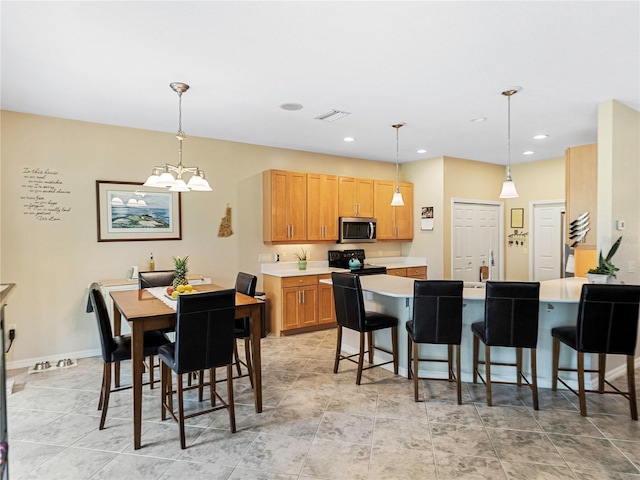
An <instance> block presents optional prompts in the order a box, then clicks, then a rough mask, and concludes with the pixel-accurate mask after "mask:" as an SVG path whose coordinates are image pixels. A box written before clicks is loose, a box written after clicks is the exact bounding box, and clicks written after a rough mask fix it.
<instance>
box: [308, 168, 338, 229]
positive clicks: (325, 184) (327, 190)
mask: <svg viewBox="0 0 640 480" xmlns="http://www.w3.org/2000/svg"><path fill="white" fill-rule="evenodd" d="M307 240H309V241H322V240H328V241H336V240H338V176H337V175H324V174H320V173H308V174H307Z"/></svg>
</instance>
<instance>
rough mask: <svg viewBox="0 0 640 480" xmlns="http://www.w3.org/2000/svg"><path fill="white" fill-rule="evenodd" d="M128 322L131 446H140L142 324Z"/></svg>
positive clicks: (142, 358) (142, 356)
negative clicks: (131, 422)
mask: <svg viewBox="0 0 640 480" xmlns="http://www.w3.org/2000/svg"><path fill="white" fill-rule="evenodd" d="M142 323H143V322H142V321H140V320H137V321H135V322H129V326H130V327H131V369H132V372H133V378H132V383H133V389H132V390H133V448H134V450H137V449H138V448H140V443H141V441H140V438H141V437H142V372H143V370H144V367H143V361H144V355H143V353H144V325H142Z"/></svg>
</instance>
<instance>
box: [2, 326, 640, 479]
mask: <svg viewBox="0 0 640 480" xmlns="http://www.w3.org/2000/svg"><path fill="white" fill-rule="evenodd" d="M334 342H335V331H333V330H332V331H324V332H316V333H309V334H303V335H296V336H291V337H284V338H273V337H269V338H267V339H265V340H264V342H263V372H264V411H263V413H262V414H256V413H255V411H254V409H253V405H252V401H253V395H252V392H251V389H250V385H249V382H248V380H247V378H243V379H239V380H237V381H236V382H235V389H236V419H237V426H238V431H237V433H235V434H231V433H230V432H229V430H228V425H229V424H228V416H227V414H226V411H222V412H216V413H213V414H210V415H203V416H200V417H196V418H194V419H193V420H192V422H191V423H190V426H188V428H187V443H188V448H187V449H186V450H181V449H180V445H179V440H178V429H177V425H176V424H175V423H174V422H173V421H172V420H167V421H165V422H162V421H160V405H159V398H158V392H159V388H156V389H154V390H149V389H148V387H145V388H144V395H145V397H144V402H143V419H144V423H143V436H142V441H143V448H141V449H139V450H133V447H132V427H131V417H132V412H131V390H127V391H124V392H120V393H117V394H113V395H112V400H111V405H110V407H109V414H108V418H107V428H106V429H105V430H102V431H99V430H98V421H99V417H98V413H99V412H98V411H97V410H96V407H97V402H98V392H99V386H100V378H101V361H100V359H99V358H97V357H95V358H89V359H81V360H80V361H79V362H78V365H77V366H76V367H72V368H66V369H57V370H52V371H46V372H44V373H37V374H26V373H25V372H15V371H14V372H9V374H10V376H12V377H13V378H15V380H16V385H15V387H14V393H13V394H12V395H11V396H10V397H9V398H8V413H9V438H10V464H9V468H10V475H11V479H12V480H18V479H47V480H54V479H112V478H117V479H163V480H164V479H201V478H206V479H264V480H271V479H273V480H276V479H277V480H285V479H287V480H294V479H336V480H357V479H363V480H364V479H384V480H394V479H397V480H410V479H421V480H424V479H447V480H448V479H492V480H495V479H519V480H520V479H564V478H566V479H585V480H587V479H588V480H595V479H599V480H600V479H631V478H640V422H634V421H632V420H631V419H630V416H629V410H628V403H627V402H626V400H624V399H623V398H622V397H619V396H613V395H607V396H600V395H595V394H594V395H591V396H589V398H588V403H589V404H588V409H589V415H590V416H589V417H587V418H583V417H581V416H580V414H579V411H578V410H577V397H575V396H574V395H573V394H571V393H570V392H557V393H554V392H551V391H550V390H545V389H542V390H541V391H540V410H539V411H538V412H536V411H534V410H533V409H532V407H531V401H530V398H531V397H530V391H529V390H528V389H526V388H523V389H521V391H518V389H517V388H515V387H511V386H495V390H494V402H495V404H496V406H494V407H487V406H486V404H485V403H483V402H484V388H483V387H482V386H477V385H473V384H465V385H464V387H463V388H464V390H463V391H464V398H463V401H464V404H463V405H461V406H458V405H457V403H456V402H455V388H454V387H453V385H449V384H447V383H445V382H428V383H427V382H423V383H422V385H423V392H422V393H423V395H424V397H426V401H424V402H420V403H415V402H414V401H413V389H412V388H413V387H412V383H411V382H409V381H408V380H407V379H405V378H402V377H394V376H393V375H392V374H391V373H390V372H388V371H386V370H382V369H372V370H369V371H367V372H365V376H364V378H363V384H362V385H361V386H356V385H355V370H354V369H355V365H353V364H351V363H349V362H342V364H344V366H343V365H341V371H340V373H339V374H338V375H334V374H333V373H332V368H333V360H332V359H333V351H334V345H335V343H334ZM52 360H55V359H52ZM123 368H125V376H124V377H123V380H124V381H126V380H127V378H126V372H127V370H126V369H127V368H128V367H123ZM636 377H637V378H640V372H637V373H636ZM639 387H640V384H639ZM222 389H223V388H221V390H222ZM197 403H198V402H196V401H192V402H190V405H191V407H192V408H194V407H197Z"/></svg>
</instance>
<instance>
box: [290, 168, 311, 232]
mask: <svg viewBox="0 0 640 480" xmlns="http://www.w3.org/2000/svg"><path fill="white" fill-rule="evenodd" d="M288 173H289V179H288V182H289V183H288V189H287V200H288V202H287V219H288V223H289V225H290V226H291V227H290V231H289V240H290V241H304V240H306V239H307V174H306V173H298V172H288Z"/></svg>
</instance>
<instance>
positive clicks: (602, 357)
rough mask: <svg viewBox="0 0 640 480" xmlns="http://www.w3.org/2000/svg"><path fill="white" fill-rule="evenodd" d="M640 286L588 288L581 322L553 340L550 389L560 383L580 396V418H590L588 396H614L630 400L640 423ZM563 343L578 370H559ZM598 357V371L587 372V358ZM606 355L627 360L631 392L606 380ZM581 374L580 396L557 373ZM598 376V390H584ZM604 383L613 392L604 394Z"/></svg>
mask: <svg viewBox="0 0 640 480" xmlns="http://www.w3.org/2000/svg"><path fill="white" fill-rule="evenodd" d="M639 305H640V286H637V285H597V284H585V285H583V286H582V292H581V294H580V304H579V305H578V319H577V322H576V325H575V326H571V327H556V328H553V329H552V330H551V335H552V336H553V379H552V384H551V388H552V390H556V389H557V387H558V380H560V382H561V383H562V384H563V385H564V386H565V387H567V388H568V389H569V390H571V391H572V392H573V393H575V394H576V395H578V398H579V399H580V415H582V416H583V417H586V416H587V400H586V395H585V393H586V392H589V393H612V394H618V395H622V396H624V397H625V398H626V399H628V400H629V408H630V410H631V418H632V419H633V420H638V406H637V403H636V384H635V378H634V377H635V371H634V369H635V365H634V362H635V352H636V343H637V340H638V310H639ZM560 342H562V343H564V344H565V345H567V346H569V347H571V348H573V349H574V350H576V352H577V353H578V368H577V369H576V368H559V367H558V364H559V359H560ZM585 353H597V354H598V369H597V370H585V368H584V354H585ZM607 355H626V356H627V386H628V391H627V392H622V391H620V390H619V389H618V388H617V387H615V386H614V385H611V383H609V382H608V381H607V380H606V379H605V365H606V359H607ZM559 370H560V371H563V372H564V371H568V372H577V373H578V392H576V391H575V390H574V389H572V388H571V387H570V386H569V385H567V384H566V383H565V381H564V380H562V379H561V378H560V377H559V376H558V371H559ZM585 372H589V373H595V372H597V373H598V389H597V390H588V389H586V388H585V382H584V374H585ZM605 383H606V384H607V385H608V386H609V387H611V388H612V389H613V390H605Z"/></svg>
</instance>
